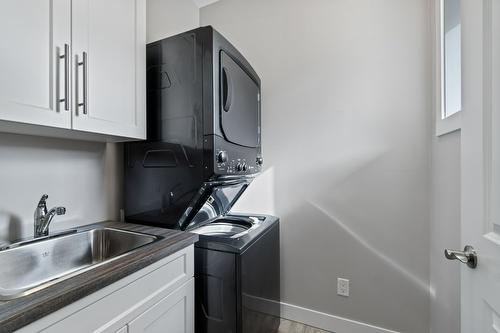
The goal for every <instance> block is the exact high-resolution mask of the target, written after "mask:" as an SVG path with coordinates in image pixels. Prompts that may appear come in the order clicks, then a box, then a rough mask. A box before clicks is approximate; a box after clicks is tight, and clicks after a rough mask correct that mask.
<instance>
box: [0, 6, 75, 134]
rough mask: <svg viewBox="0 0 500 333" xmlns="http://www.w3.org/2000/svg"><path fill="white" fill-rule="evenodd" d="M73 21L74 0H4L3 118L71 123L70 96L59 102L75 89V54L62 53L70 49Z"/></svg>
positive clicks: (0, 46)
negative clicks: (72, 72) (72, 62)
mask: <svg viewBox="0 0 500 333" xmlns="http://www.w3.org/2000/svg"><path fill="white" fill-rule="evenodd" d="M70 24H71V3H70V1H68V0H2V2H1V3H0V36H1V42H0V118H1V119H2V120H8V121H15V122H22V123H30V124H37V125H46V126H53V127H62V128H71V112H70V110H69V106H70V101H69V100H68V101H67V102H66V101H63V102H59V100H60V99H65V98H66V97H67V96H65V94H66V93H67V94H68V95H69V94H70V89H69V88H70V73H69V71H70V70H71V68H70V66H69V62H68V60H70V59H69V57H70V55H69V54H68V55H67V57H68V58H62V56H65V54H64V52H65V49H66V51H67V52H69V46H70V41H71V35H70V32H71V25H70ZM65 45H67V47H66V48H65ZM66 103H67V105H66ZM65 106H67V108H66V109H67V110H65Z"/></svg>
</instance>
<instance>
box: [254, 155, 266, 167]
mask: <svg viewBox="0 0 500 333" xmlns="http://www.w3.org/2000/svg"><path fill="white" fill-rule="evenodd" d="M256 162H257V164H258V165H262V164H263V163H264V159H263V158H262V157H261V156H259V157H257V160H256Z"/></svg>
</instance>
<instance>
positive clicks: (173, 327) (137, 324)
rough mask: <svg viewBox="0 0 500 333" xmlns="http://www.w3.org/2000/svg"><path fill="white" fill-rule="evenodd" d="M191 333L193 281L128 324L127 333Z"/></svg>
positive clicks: (192, 329) (192, 323) (192, 326)
mask: <svg viewBox="0 0 500 333" xmlns="http://www.w3.org/2000/svg"><path fill="white" fill-rule="evenodd" d="M167 331H168V332H169V333H193V332H194V279H191V280H189V281H188V282H187V283H186V284H184V285H183V286H182V287H180V288H179V289H177V290H176V291H174V292H173V293H172V294H170V295H168V296H167V297H165V298H164V299H162V300H161V301H159V302H158V303H156V304H155V305H154V306H152V307H151V308H150V309H148V310H147V311H146V312H144V313H143V314H141V315H140V316H138V317H137V318H136V319H134V320H133V321H132V322H130V324H128V333H164V332H167Z"/></svg>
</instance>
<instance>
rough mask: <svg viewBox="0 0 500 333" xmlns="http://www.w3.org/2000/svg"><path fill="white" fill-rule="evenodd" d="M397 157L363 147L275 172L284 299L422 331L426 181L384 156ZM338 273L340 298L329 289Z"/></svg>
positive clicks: (425, 301)
mask: <svg viewBox="0 0 500 333" xmlns="http://www.w3.org/2000/svg"><path fill="white" fill-rule="evenodd" d="M395 154H397V153H395V152H394V151H382V150H378V151H376V152H375V151H371V154H367V153H366V152H362V153H360V154H358V155H357V156H348V158H346V159H342V160H340V159H338V160H337V161H335V162H331V163H332V164H331V165H326V166H325V165H322V166H320V167H318V166H314V168H308V170H305V169H302V170H295V172H294V173H293V174H292V173H290V174H285V175H283V172H281V173H277V175H279V176H280V177H277V179H276V180H277V182H276V185H275V186H276V188H275V190H276V194H277V196H276V198H275V200H276V204H277V214H278V215H280V217H281V221H282V224H281V232H282V242H283V244H282V276H283V292H282V294H283V295H284V299H283V301H284V302H286V303H291V304H295V305H300V306H302V307H306V308H309V309H313V310H317V311H320V312H325V313H329V314H333V315H338V316H341V317H345V318H349V319H354V320H358V321H361V322H366V323H370V324H372V325H376V326H380V327H384V328H388V329H393V330H396V331H403V332H425V331H427V330H428V327H427V325H428V318H427V317H428V310H427V306H428V302H429V285H428V256H427V255H426V253H425V249H427V248H428V244H427V238H428V235H427V228H426V220H427V218H428V217H427V215H426V214H425V212H426V208H425V207H426V198H425V196H422V193H425V189H424V187H425V186H427V185H426V184H427V182H426V180H425V179H424V178H420V177H421V173H420V172H419V171H418V170H417V169H416V168H415V167H412V166H408V165H406V166H405V165H401V164H395V163H392V161H393V157H394V155H395ZM313 169H314V170H313ZM311 175H314V181H311ZM424 177H425V176H424ZM294 188H295V190H294ZM289 193H295V195H294V196H290V195H289ZM280 198H281V199H280ZM283 198H286V199H283ZM300 244H302V246H301V245H300ZM340 277H342V278H347V279H349V280H350V284H351V294H350V295H349V297H348V298H345V297H341V296H338V295H337V294H336V280H337V278H340ZM318 286H321V287H320V288H319V287H318Z"/></svg>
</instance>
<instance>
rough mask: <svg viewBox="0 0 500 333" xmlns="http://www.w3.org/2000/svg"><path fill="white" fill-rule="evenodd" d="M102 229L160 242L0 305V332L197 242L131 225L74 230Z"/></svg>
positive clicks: (170, 232)
mask: <svg viewBox="0 0 500 333" xmlns="http://www.w3.org/2000/svg"><path fill="white" fill-rule="evenodd" d="M96 225H97V226H105V227H112V228H117V229H124V230H129V231H136V232H142V233H145V234H150V235H155V236H161V237H163V238H162V239H160V240H158V241H156V242H153V243H151V244H148V245H145V246H143V247H140V248H137V249H135V250H133V251H131V252H130V253H128V254H126V255H124V256H122V257H121V258H118V259H115V260H113V261H111V262H108V263H105V264H102V265H100V266H98V267H96V268H95V269H91V270H89V271H86V272H83V273H81V274H78V275H76V276H73V277H71V278H68V279H66V280H63V281H61V282H58V283H56V284H54V285H51V286H49V287H47V288H45V289H43V290H40V291H37V292H35V293H33V294H29V295H27V296H23V297H20V298H17V299H13V300H9V301H0V332H12V331H15V330H17V329H20V328H21V327H23V326H26V325H28V324H30V323H32V322H34V321H36V320H38V319H40V318H42V317H44V316H46V315H48V314H50V313H52V312H55V311H57V310H59V309H61V308H63V307H65V306H67V305H69V304H70V303H73V302H75V301H77V300H79V299H81V298H83V297H85V296H87V295H90V294H91V293H93V292H96V291H98V290H99V289H102V288H104V287H106V286H108V285H110V284H112V283H113V282H116V281H118V280H120V279H122V278H124V277H126V276H128V275H130V274H132V273H134V272H136V271H138V270H140V269H141V268H144V267H146V266H149V265H151V264H153V263H154V262H156V261H158V260H161V259H163V258H165V257H167V256H169V255H170V254H172V253H175V252H177V251H179V250H181V249H183V248H185V247H187V246H189V245H191V244H194V243H195V242H196V241H197V240H198V235H196V234H192V233H188V232H182V231H176V230H170V229H161V228H155V227H149V226H143V225H137V224H131V223H120V222H101V223H96V224H93V225H89V226H82V227H77V228H75V229H79V230H80V229H82V230H84V229H87V228H90V227H92V226H96Z"/></svg>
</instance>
